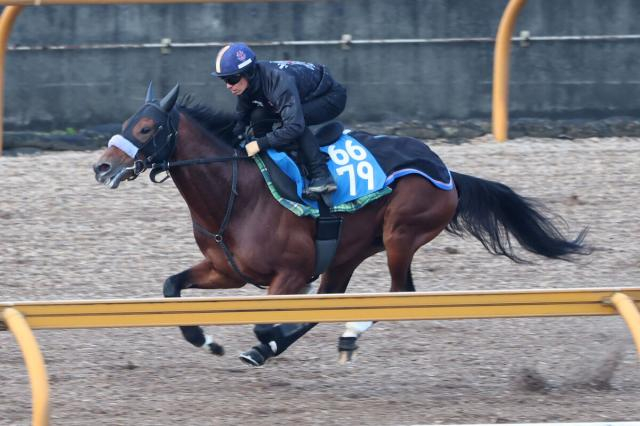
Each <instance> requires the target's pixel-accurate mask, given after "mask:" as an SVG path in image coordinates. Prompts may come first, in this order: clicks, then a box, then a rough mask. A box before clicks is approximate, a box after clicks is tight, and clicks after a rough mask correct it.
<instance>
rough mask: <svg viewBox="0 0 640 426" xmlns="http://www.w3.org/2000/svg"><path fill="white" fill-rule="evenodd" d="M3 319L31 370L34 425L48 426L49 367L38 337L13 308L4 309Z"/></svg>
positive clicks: (28, 368) (29, 370)
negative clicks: (45, 363)
mask: <svg viewBox="0 0 640 426" xmlns="http://www.w3.org/2000/svg"><path fill="white" fill-rule="evenodd" d="M2 319H3V320H4V323H5V324H6V325H7V328H8V329H9V330H10V331H11V332H12V333H13V335H14V336H15V337H16V340H17V341H18V344H19V345H20V349H21V350H22V357H23V358H24V363H25V365H26V366H27V371H28V372H29V381H30V382H31V392H32V410H33V416H32V423H31V424H32V425H33V426H47V425H48V424H49V381H48V379H47V367H46V366H45V365H44V358H43V357H42V353H41V352H40V347H39V346H38V342H36V338H35V336H34V335H33V332H32V331H31V328H30V327H29V324H27V321H26V320H25V319H24V317H23V316H22V314H21V313H20V312H19V311H17V310H16V309H13V308H6V309H5V310H3V311H2Z"/></svg>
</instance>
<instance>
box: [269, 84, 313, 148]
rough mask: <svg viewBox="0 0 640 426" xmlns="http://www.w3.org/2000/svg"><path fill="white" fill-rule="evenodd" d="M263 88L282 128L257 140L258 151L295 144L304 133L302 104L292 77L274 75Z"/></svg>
mask: <svg viewBox="0 0 640 426" xmlns="http://www.w3.org/2000/svg"><path fill="white" fill-rule="evenodd" d="M269 80H270V81H269V83H270V84H268V85H266V86H265V90H264V92H265V96H266V97H267V99H269V101H270V102H271V103H272V104H273V106H274V108H275V110H276V111H277V112H278V114H279V115H280V118H281V119H282V127H280V128H278V129H276V130H274V131H272V132H270V133H267V134H266V135H265V136H264V137H261V138H258V146H259V147H260V150H265V149H268V148H276V149H277V148H278V147H281V146H285V145H289V144H291V143H292V142H295V141H296V140H297V139H298V138H299V137H300V136H301V135H302V133H303V132H304V127H305V124H304V115H303V113H302V103H301V102H300V95H299V94H298V89H297V87H296V84H295V81H294V80H293V77H290V76H288V75H286V74H284V73H274V75H273V78H270V79H269Z"/></svg>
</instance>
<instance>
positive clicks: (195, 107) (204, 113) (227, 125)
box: [177, 95, 236, 143]
mask: <svg viewBox="0 0 640 426" xmlns="http://www.w3.org/2000/svg"><path fill="white" fill-rule="evenodd" d="M177 108H178V110H179V111H180V112H183V113H184V114H186V115H188V116H189V117H191V118H193V119H194V120H195V121H196V122H197V123H198V124H199V125H200V126H202V127H203V128H204V129H205V130H207V131H209V132H211V133H213V134H215V135H216V136H218V137H220V138H222V139H223V140H224V141H225V142H226V143H231V140H232V136H233V133H232V131H233V127H234V126H235V124H236V115H235V114H233V113H229V112H224V111H217V110H214V109H212V108H210V107H209V106H207V105H204V104H202V103H193V98H192V97H191V95H186V96H185V97H184V98H182V99H181V100H180V102H179V103H178V105H177Z"/></svg>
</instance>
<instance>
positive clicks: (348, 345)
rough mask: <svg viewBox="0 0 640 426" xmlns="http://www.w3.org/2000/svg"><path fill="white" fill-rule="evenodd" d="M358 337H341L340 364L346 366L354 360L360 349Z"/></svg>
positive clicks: (339, 348) (339, 343)
mask: <svg viewBox="0 0 640 426" xmlns="http://www.w3.org/2000/svg"><path fill="white" fill-rule="evenodd" d="M357 340H358V338H357V337H341V338H340V340H339V341H338V352H339V357H338V362H339V363H340V364H346V363H347V362H349V361H351V360H352V359H353V356H354V354H355V352H356V349H358V345H357V344H356V341H357Z"/></svg>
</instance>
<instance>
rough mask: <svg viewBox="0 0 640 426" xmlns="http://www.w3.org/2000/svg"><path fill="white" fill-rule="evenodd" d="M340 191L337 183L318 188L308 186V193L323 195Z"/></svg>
mask: <svg viewBox="0 0 640 426" xmlns="http://www.w3.org/2000/svg"><path fill="white" fill-rule="evenodd" d="M337 189H338V185H336V183H335V182H330V183H325V184H324V185H318V186H308V187H307V188H306V190H307V192H310V193H315V194H322V193H325V192H335V191H336V190H337Z"/></svg>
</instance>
